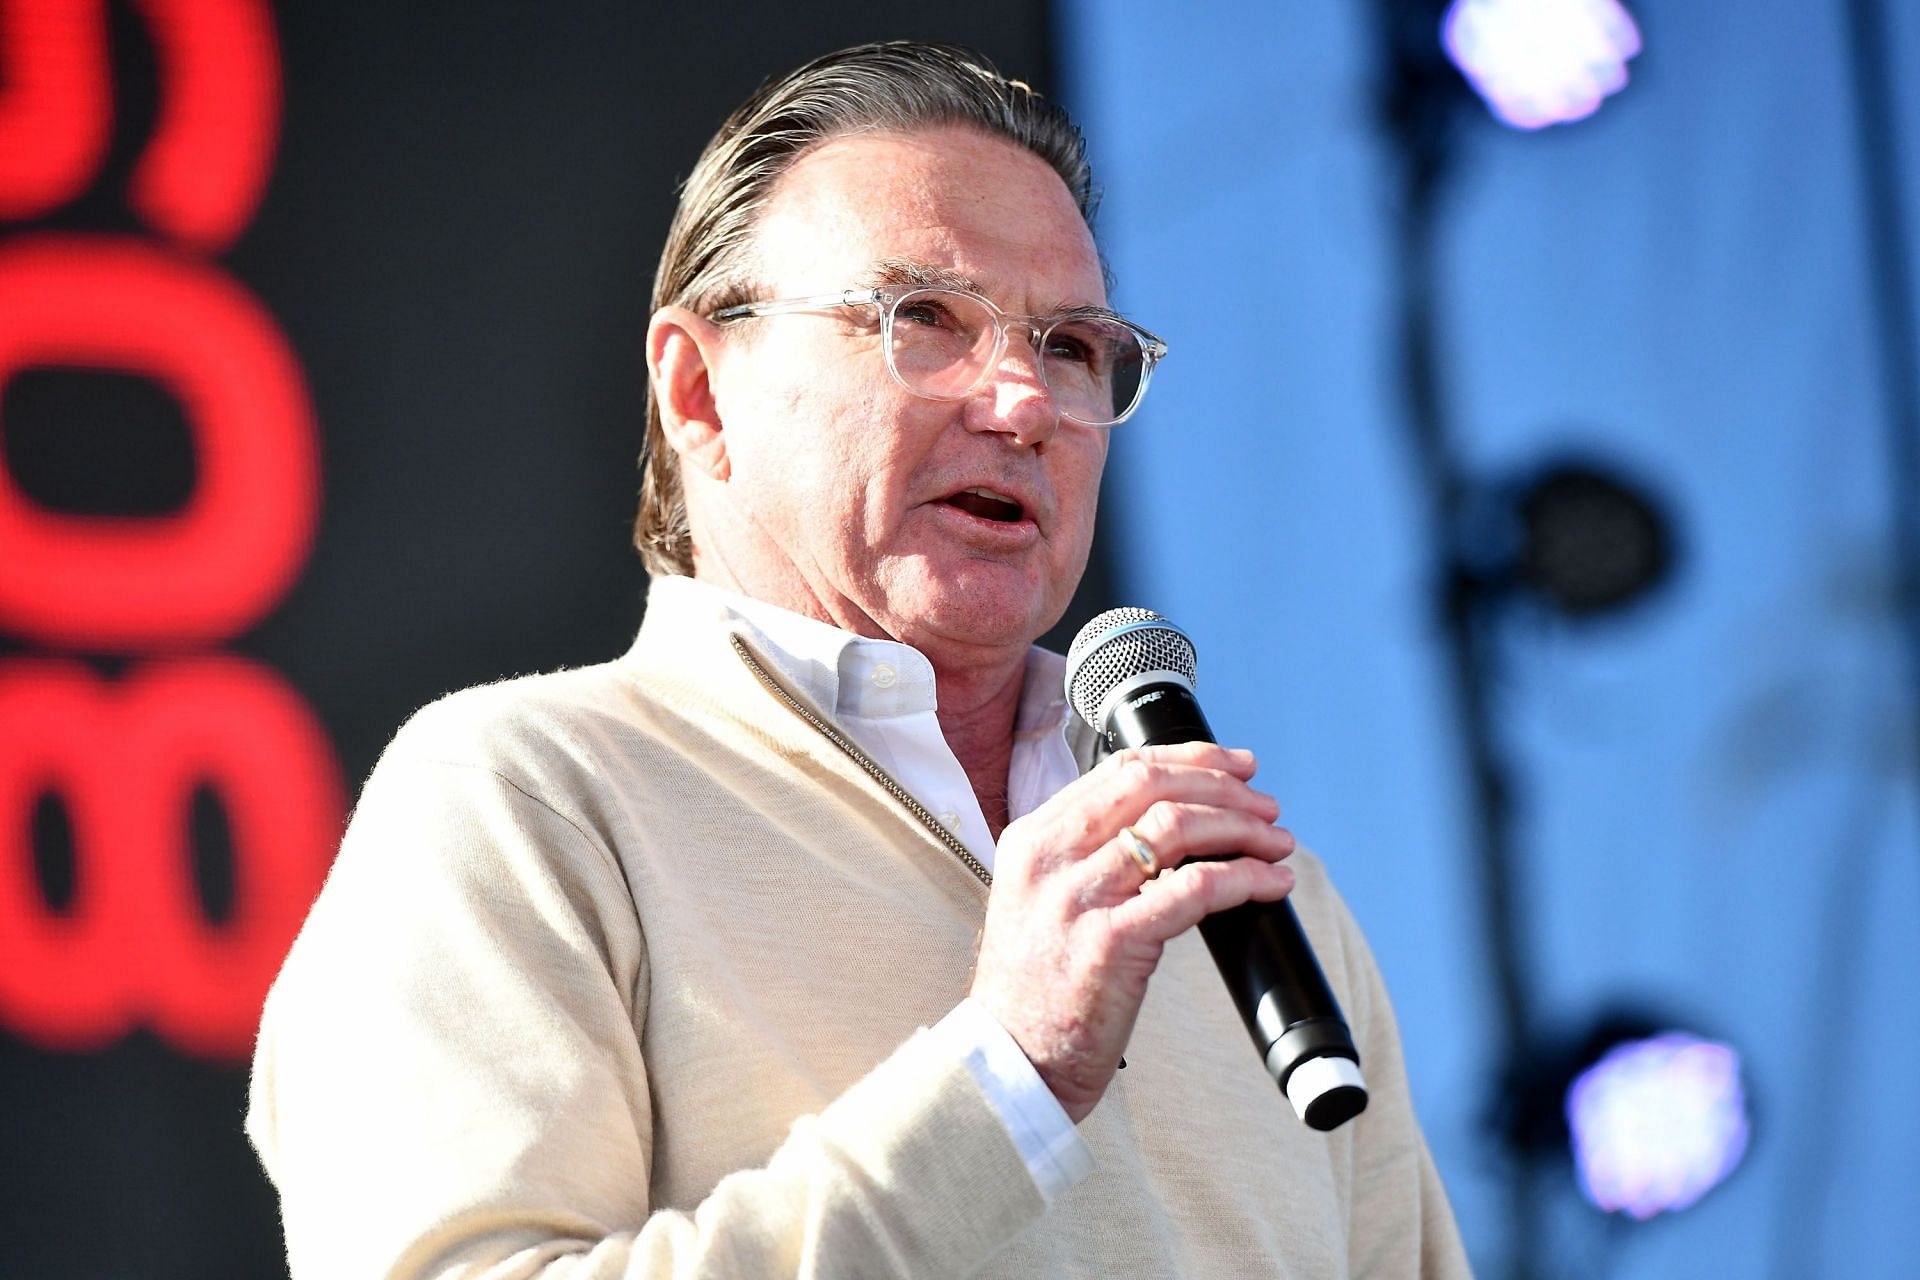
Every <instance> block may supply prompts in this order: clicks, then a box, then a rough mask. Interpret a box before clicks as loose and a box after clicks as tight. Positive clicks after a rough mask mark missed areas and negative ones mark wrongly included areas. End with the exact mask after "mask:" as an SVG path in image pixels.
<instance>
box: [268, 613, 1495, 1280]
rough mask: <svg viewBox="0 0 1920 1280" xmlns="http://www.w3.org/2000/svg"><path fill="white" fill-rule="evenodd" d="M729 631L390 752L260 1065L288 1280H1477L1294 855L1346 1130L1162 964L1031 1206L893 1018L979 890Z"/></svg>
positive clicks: (1321, 899) (1369, 1019) (678, 621)
mask: <svg viewBox="0 0 1920 1280" xmlns="http://www.w3.org/2000/svg"><path fill="white" fill-rule="evenodd" d="M665 594H666V593H662V595H663V596H664V595H665ZM675 599H676V600H679V601H690V600H691V601H697V600H699V599H700V597H698V596H692V595H681V596H677V597H675ZM735 634H738V635H739V636H740V638H741V640H742V641H744V644H745V647H746V650H747V653H748V654H751V652H752V650H753V647H754V633H753V631H752V628H751V627H750V626H748V625H747V624H745V623H743V622H742V621H740V620H739V619H736V618H733V617H731V616H730V615H729V614H727V613H726V611H725V610H724V609H721V608H716V607H715V606H713V605H711V604H708V605H698V604H688V605H684V606H680V605H676V606H675V607H671V608H667V607H658V605H656V607H653V608H649V610H648V613H647V618H646V622H645V623H644V625H643V626H642V628H641V633H640V636H639V639H638V640H637V641H636V642H635V644H634V647H633V649H632V650H631V651H630V652H629V653H628V654H627V655H626V656H625V657H624V658H622V659H621V660H619V661H617V662H612V663H607V664H604V665H602V666H597V667H589V668H585V669H581V670H576V671H569V672H561V673H557V674H553V675H546V676H537V677H532V678H527V679H522V680H516V681H509V682H505V683H502V684H496V685H490V686H486V687H483V688H478V689H472V690H468V691H466V692H464V693H460V694H456V695H454V696H453V697H450V698H447V699H445V700H443V701H441V702H439V703H437V704H435V705H434V706H432V707H429V708H427V709H426V710H425V711H422V712H421V713H420V714H419V715H418V716H416V717H415V718H414V719H413V720H412V721H411V722H410V723H409V724H408V725H407V726H406V727H405V728H404V729H403V730H402V731H401V733H400V734H399V736H398V737H397V738H396V739H395V741H394V743H393V745H392V746H391V747H390V748H389V749H388V751H387V753H386V754H385V756H384V757H383V758H382V760H381V762H380V764H379V766H378V767H377V768H376V769H375V771H374V773H373V776H372V777H371V778H370V779H369V780H368V782H367V785H366V788H365V791H364V793H363V794H362V796H361V799H360V803H359V805H358V807H357V809H356V811H355V814H354V818H353V822H352V825H351V827H350V829H349V831H348V833H347V838H346V840H345V842H344V844H343V846H342V848H341V852H340V857H339V859H338V861H337V862H336V864H335V866H334V869H333V871H332V874H331V875H330V877H329V879H328V882H327V886H326V889H325V890H324V891H323V892H322V894H321V895H320V899H319V901H318V902H317V903H316V904H315V906H314V909H313V913H312V915H311V916H310V917H309V919H308V921H307V923H306V926H305V927H304V928H303V930H302V931H301V934H300V937H299V939H298V941H297V942H296V943H295V944H294V947H293V950H292V952H291V954H290V955H289V956H288V959H287V963H286V966H285V968H284V970H283V971H282V973H281V975H280V977H279V979H278V981H277V982H276V983H275V985H274V988H273V991H272V993H271V995H270V996H269V997H268V1001H267V1008H266V1014H265V1018H264V1021H263V1024H262V1027H261V1033H260V1042H259V1049H258V1053H257V1056H256V1058H255V1063H254V1077H253V1095H252V1106H251V1110H250V1112H249V1114H248V1118H247V1127H248V1133H249V1135H250V1136H251V1137H252V1139H253V1141H254V1144H255V1146H256V1147H257V1149H258V1150H259V1152H260V1156H261V1159H262V1161H263V1163H264V1164H265V1165H266V1168H267V1171H268V1173H269V1175H270V1176H271V1177H272V1178H273V1180H274V1183H275V1184H276V1186H277V1187H278V1189H279V1191H280V1195H281V1203H282V1211H283V1217H284V1220H285V1226H286V1232H287V1249H288V1258H289V1262H290V1266H291V1269H292V1272H293V1274H294V1276H295V1277H297V1278H298V1280H321V1278H324V1280H336V1278H338V1280H358V1278H360V1277H376V1276H409V1277H412V1276H486V1277H521V1276H536V1275H538V1276H549V1277H561V1276H565V1277H578V1278H583V1280H584V1278H585V1277H615V1276H619V1277H639V1276H669V1275H675V1276H678V1275H708V1274H713V1275H750V1276H759V1275H789V1274H802V1275H815V1276H831V1277H851V1276H922V1275H925V1276H936V1275H969V1274H975V1273H980V1274H990V1275H1005V1276H1035V1275H1041V1276H1055V1275H1084V1276H1109V1275H1122V1274H1126V1275H1169V1276H1171V1275H1179V1276H1238V1275H1261V1276H1267V1275H1279V1276H1312V1277H1334V1276H1345V1275H1368V1276H1430V1277H1452V1276H1463V1275H1466V1274H1467V1268H1466V1263H1465V1260H1464V1257H1463V1255H1462V1253H1461V1250H1460V1245H1459V1240H1458V1237H1457V1235H1456V1233H1455V1230H1454V1226H1453V1222H1452V1219H1451V1216H1450V1214H1449V1212H1448V1209H1447V1204H1446V1199H1445V1195H1444V1193H1443V1192H1442V1190H1441V1187H1440V1184H1439V1181H1438V1179H1437V1178H1436V1177H1435V1175H1434V1171H1433V1168H1432V1164H1431V1161H1430V1160H1429V1158H1428V1156H1427V1152H1426V1149H1425V1146H1424V1144H1423V1143H1422V1141H1421V1138H1420V1134H1419V1130H1418V1128H1417V1126H1416V1124H1415V1122H1414V1118H1413V1115H1412V1112H1411V1108H1410V1105H1409V1102H1408V1097H1407V1089H1406V1082H1405V1078H1404V1073H1403V1069H1402V1064H1401V1055H1400V1046H1399V1042H1398V1039H1397V1036H1396V1033H1395V1030H1394V1026H1393V1019H1392V1014H1391V1012H1390V1010H1389V1009H1388V1006H1387V1001H1386V995H1385V992H1384V990H1383V989H1382V987H1381V985H1380V979H1379V975H1378V973H1377V971H1376V970H1375V967H1374V964H1373V961H1372V958H1371V956H1370V955H1369V954H1368V952H1367V949H1366V944H1365V942H1364V940H1363V939H1362V938H1361V936H1360V933H1359V930H1358V928H1357V927H1356V926H1355V924H1354V922H1353V920H1352V919H1351V917H1350V916H1349V915H1348V913H1347V911H1346V909H1345V908H1344V906H1343V905H1342V904H1341V903H1340V901H1339V899H1338V897H1337V896H1336V895H1335V894H1334V892H1333V889H1332V887H1331V886H1330V885H1329V884H1328V883H1327V881H1326V878H1325V875H1324V873H1323V872H1322V870H1321V868H1320V866H1319V864H1318V863H1317V862H1316V861H1315V860H1314V859H1313V857H1312V855H1310V854H1306V853H1300V854H1296V855H1295V859H1294V862H1295V866H1296V870H1297V871H1298V873H1299V886H1298V888H1297V889H1296V890H1295V892H1294V898H1293V900H1294V902H1295V904H1296V906H1297V907H1298V908H1299V911H1300V914H1301V918H1302V920H1303V922H1304V923H1305V924H1306V927H1307V929H1308V930H1309V932H1310V933H1311V934H1312V936H1313V938H1314V941H1315V945H1316V947H1317V950H1318V952H1319V956H1320V960H1321V963H1322V964H1323V966H1324V967H1325V968H1326V971H1327V976H1328V979H1329V980H1330V981H1331V982H1332V984H1333V986H1334V988H1335V990H1336V992H1337V993H1338V995H1339V997H1340V999H1341V1002H1342V1005H1343V1007H1344V1009H1345V1011H1346V1014H1347V1016H1348V1019H1349V1021H1350V1022H1351V1024H1352V1026H1353V1030H1354V1035H1355V1039H1356V1042H1357V1043H1358V1045H1359V1046H1360V1050H1361V1054H1362V1057H1363V1059H1364V1061H1365V1066H1366V1072H1367V1082H1368V1085H1369V1087H1370V1089H1371V1091H1372V1103H1371V1106H1370V1108H1369V1110H1368V1111H1367V1112H1366V1114H1365V1115H1363V1116H1361V1117H1360V1118H1359V1119H1358V1120H1356V1121H1354V1122H1352V1123H1350V1124H1348V1125H1347V1126H1345V1127H1344V1128H1343V1129H1341V1130H1339V1131H1338V1132H1336V1133H1335V1134H1333V1135H1330V1136H1329V1135H1322V1134H1318V1133H1315V1132H1313V1131H1312V1130H1309V1129H1307V1128H1306V1127H1305V1126H1303V1125H1301V1124H1300V1123H1299V1121H1297V1120H1296V1119H1295V1118H1294V1116H1293V1114H1292V1112H1291V1111H1290V1110H1289V1108H1288V1107H1287V1104H1286V1101H1285V1099H1284V1098H1282V1097H1281V1095H1280V1093H1279V1091H1278V1090H1277V1089H1276V1088H1275V1087H1274V1085H1273V1082H1272V1081H1271V1080H1270V1079H1269V1078H1268V1077H1267V1075H1266V1073H1265V1071H1264V1070H1263V1069H1262V1067H1261V1065H1260V1062H1259V1059H1258V1057H1257V1055H1256V1054H1255V1053H1254V1051H1253V1049H1252V1047H1251V1046H1250V1044H1249V1043H1248V1042H1247V1037H1246V1033H1245V1031H1244V1030H1243V1029H1242V1027H1241V1025H1240V1022H1239V1019H1238V1016H1237V1015H1236V1013H1235V1012H1234V1009H1233V1007H1232V1004H1231V1003H1230V1001H1229V1000H1228V998H1227V996H1226V994H1225V991H1224V988H1223V987H1222V985H1221V983H1220V980H1219V978H1218V976H1217V975H1216V974H1215V972H1214V970H1213V966H1212V962H1211V960H1210V959H1209V957H1208V955H1207V953H1206V949H1205V946H1204V945H1203V944H1202V943H1201V942H1200V940H1199V939H1198V937H1197V936H1192V935H1189V936H1185V937H1182V938H1179V939H1176V940H1175V942H1174V944H1173V945H1171V946H1170V947H1169V948H1168V949H1167V952H1166V956H1165V959H1164V960H1163V962H1162V964H1161V967H1160V969H1159V971H1158V972H1157V974H1156V975H1155V977H1154V980H1153V984H1152V987H1151V989H1150V990H1149V993H1148V996H1147V1000H1146V1003H1145V1005H1144V1007H1143V1009H1142V1011H1141V1016H1140V1019H1139V1023H1138V1026H1137V1028H1136V1030H1135V1033H1134V1036H1133V1040H1132V1042H1131V1044H1130V1045H1129V1047H1128V1049H1127V1062H1128V1066H1127V1069H1126V1070H1125V1071H1124V1072H1122V1073H1120V1075H1119V1076H1118V1077H1116V1079H1115V1082H1114V1085H1113V1087H1112V1088H1111V1090H1110V1091H1109V1092H1108V1094H1107V1096H1106V1098H1105V1099H1104V1100H1103V1101H1102V1102H1101V1104H1100V1105H1099V1107H1097V1108H1096V1109H1095V1111H1094V1112H1093V1114H1092V1115H1091V1116H1090V1117H1089V1118H1088V1119H1087V1120H1086V1121H1085V1122H1084V1123H1083V1124H1082V1126H1081V1133H1082V1135H1083V1136H1084V1137H1085V1139H1086V1141H1087V1143H1088V1144H1089V1146H1090V1147H1091V1149H1092V1151H1093V1155H1094V1161H1095V1167H1094V1171H1093V1173H1092V1174H1091V1175H1090V1176H1089V1177H1088V1178H1087V1179H1086V1180H1085V1181H1083V1182H1081V1183H1080V1184H1079V1185H1077V1186H1075V1187H1073V1188H1071V1189H1070V1190H1068V1191H1066V1192H1065V1193H1064V1194H1063V1195H1061V1197H1060V1198H1059V1200H1058V1201H1057V1202H1056V1203H1055V1204H1054V1206H1053V1207H1052V1208H1051V1209H1050V1210H1047V1209H1045V1208H1044V1206H1043V1203H1042V1199H1041V1197H1040V1194H1039V1192H1038V1191H1037V1189H1036V1188H1035V1186H1034V1183H1033V1181H1032V1179H1031V1177H1030V1175H1029V1174H1028V1173H1027V1171H1026V1168H1025V1166H1024V1164H1023V1162H1022V1160H1021V1157H1020V1155H1019V1154H1018V1152H1017V1151H1016V1150H1015V1148H1014V1146H1013V1143H1012V1141H1011V1140H1010V1139H1009V1138H1008V1136H1007V1132H1006V1129H1005V1127H1004V1126H1003V1124H1002V1123H1001V1121H1000V1120H999V1119H998V1117H997V1115H996V1114H995V1112H994V1110H993V1107H992V1105H991V1104H990V1102H989V1101H988V1100H987V1098H986V1097H985V1096H984V1095H983V1094H982V1093H981V1091H980V1089H979V1087H978V1085H977V1084H976V1083H975V1082H974V1079H973V1077H972V1075H971V1074H970V1073H969V1072H968V1070H967V1069H966V1067H965V1066H964V1064H962V1063H961V1062H959V1061H956V1060H953V1059H952V1058H951V1056H950V1055H948V1054H946V1053H943V1052H942V1051H941V1050H940V1049H939V1048H938V1047H937V1046H936V1045H935V1044H934V1042H933V1041H932V1038H931V1037H929V1036H928V1035H927V1034H926V1033H925V1032H924V1031H921V1030H916V1028H924V1027H926V1026H928V1025H930V1024H931V1023H933V1022H934V1021H936V1020H938V1019H939V1018H940V1017H941V1016H942V1015H944V1014H945V1013H946V1012H947V1011H948V1010H949V1009H951V1008H952V1007H953V1005H954V1004H955V1003H956V1002H957V1001H958V1000H959V999H960V998H961V997H962V996H963V995H964V994H965V991H966V988H967V984H968V979H969V976H970V974H971V971H972V967H973V952H974V946H975V943H976V940H977V936H978V933H979V929H980V922H981V919H982V916H983V913H984V910H985V904H986V887H985V885H984V884H983V883H982V881H981V879H980V878H979V877H978V876H976V875H975V873H974V872H973V871H971V870H969V869H968V868H967V867H966V866H965V865H963V864H962V862H961V861H960V859H959V858H957V857H956V856H955V855H954V853H953V852H952V851H951V850H949V849H948V848H947V847H946V846H944V845H943V844H941V843H939V842H938V841H936V840H935V839H934V837H933V836H932V835H931V834H930V833H929V832H928V830H927V828H926V827H925V826H923V825H922V824H921V823H920V822H919V821H917V820H916V819H915V818H914V817H913V816H912V815H911V814H910V813H909V812H908V810H907V809H906V807H905V806H903V805H902V804H901V803H900V802H899V801H898V800H897V799H896V798H894V797H893V796H892V795H890V794H889V792H888V791H887V790H886V789H884V788H883V786H881V785H880V784H878V783H877V782H876V781H875V780H874V779H873V778H871V777H869V776H868V774H867V773H866V772H864V771H863V770H862V768H861V767H860V766H859V765H858V764H857V763H856V762H855V761H854V760H853V759H852V758H851V757H849V756H848V755H847V754H846V753H845V752H843V751H842V750H840V749H839V748H838V747H836V746H834V745H833V744H832V743H831V742H829V741H828V740H827V738H826V737H825V736H824V735H823V734H822V733H821V732H820V731H819V730H818V729H817V728H815V727H814V726H812V725H810V724H809V723H807V722H806V721H805V720H804V719H802V718H801V716H800V715H799V714H797V713H796V712H795V711H793V710H792V709H790V707H789V706H788V705H786V704H785V703H784V702H783V701H782V700H780V699H779V698H777V697H776V696H775V695H774V694H773V692H771V691H770V690H769V688H768V687H767V686H766V685H765V684H764V683H763V682H762V678H761V675H760V674H759V673H756V671H755V670H754V669H753V668H752V666H750V665H749V663H748V661H747V660H746V658H745V656H743V654H742V653H741V652H739V651H737V650H736V648H735V647H734V645H733V644H732V643H730V636H732V635H735ZM759 665H760V667H761V668H762V670H763V671H766V670H771V667H770V666H768V664H766V663H764V662H762V663H760V664H759ZM823 718H824V717H823Z"/></svg>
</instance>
